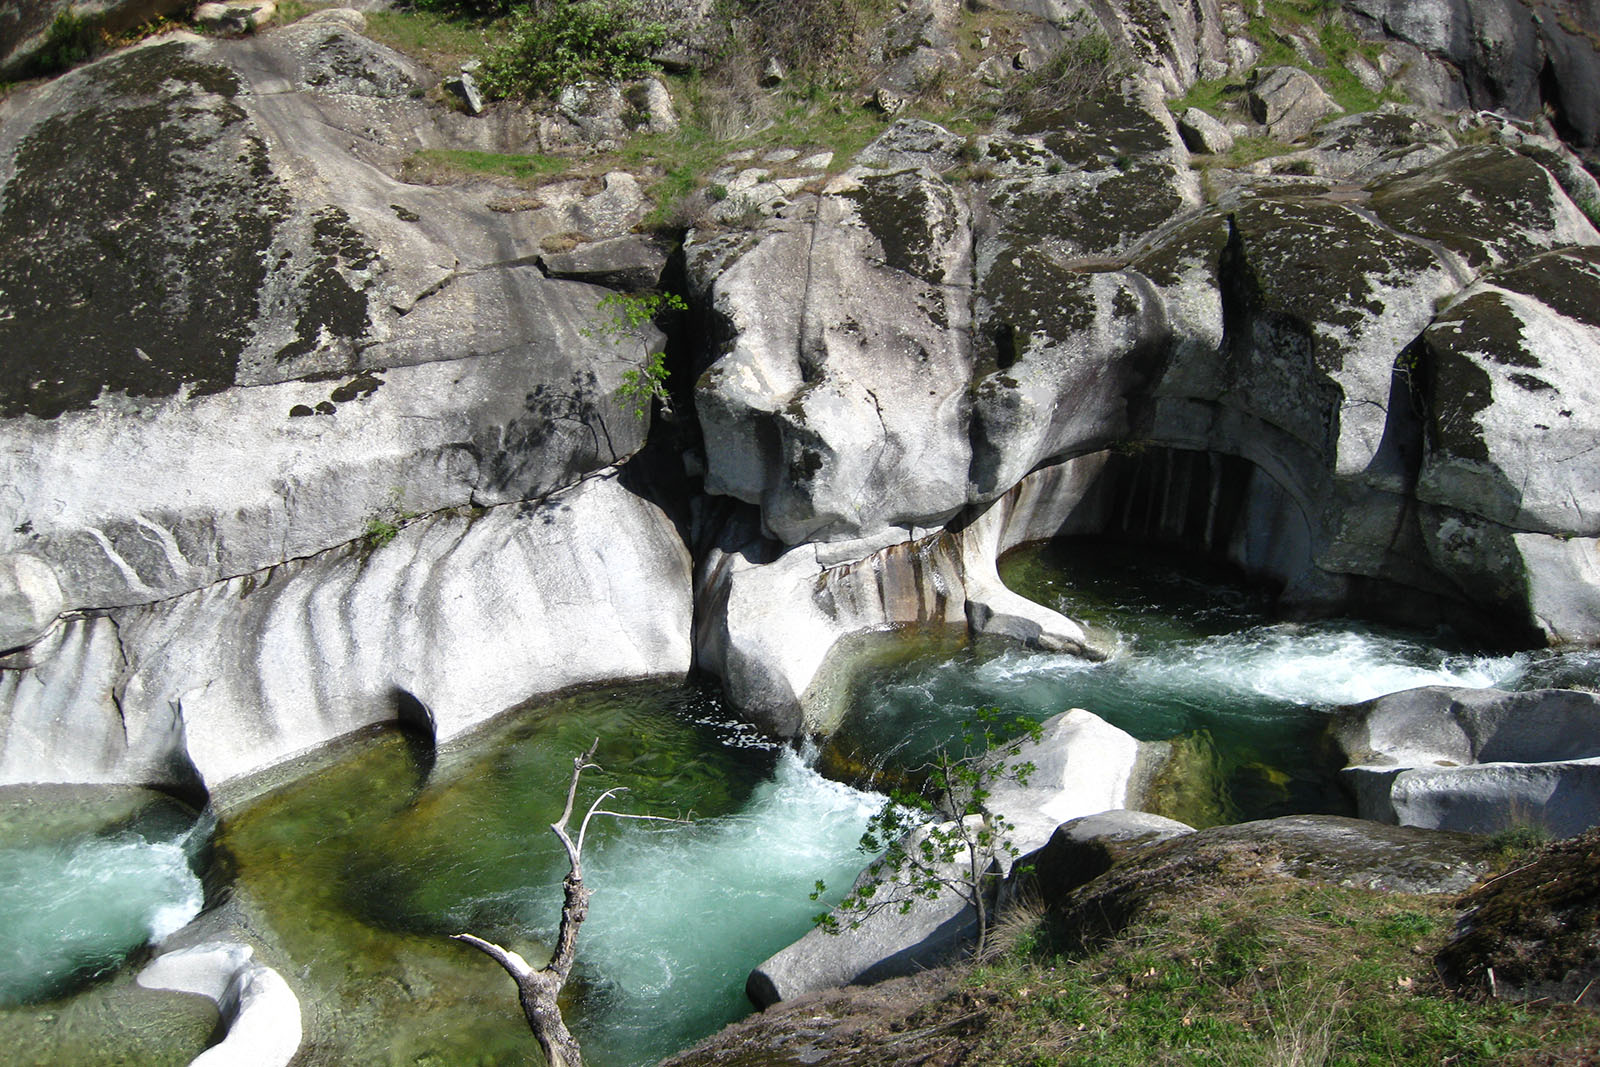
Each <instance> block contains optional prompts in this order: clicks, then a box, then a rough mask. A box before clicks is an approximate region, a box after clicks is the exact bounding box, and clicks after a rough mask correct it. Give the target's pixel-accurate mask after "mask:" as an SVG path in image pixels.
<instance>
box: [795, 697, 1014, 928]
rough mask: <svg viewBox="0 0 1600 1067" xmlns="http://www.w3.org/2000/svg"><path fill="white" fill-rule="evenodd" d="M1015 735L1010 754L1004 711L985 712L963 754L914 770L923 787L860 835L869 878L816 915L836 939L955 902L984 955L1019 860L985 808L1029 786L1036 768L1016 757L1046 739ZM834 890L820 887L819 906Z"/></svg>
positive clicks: (1007, 829) (1004, 824)
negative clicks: (883, 918) (968, 916)
mask: <svg viewBox="0 0 1600 1067" xmlns="http://www.w3.org/2000/svg"><path fill="white" fill-rule="evenodd" d="M1009 725H1010V727H1011V730H1010V731H1007V732H1021V733H1022V734H1023V735H1024V736H1023V737H1020V738H1015V739H1014V740H1012V741H1010V742H1007V743H1004V744H1002V738H1001V736H1000V731H1001V727H1002V723H1001V712H1000V709H999V708H983V709H980V710H979V712H978V717H977V720H976V722H974V723H969V724H967V726H966V727H964V728H963V730H962V733H961V737H960V739H959V742H958V745H957V746H952V745H941V746H940V747H939V748H937V749H935V750H934V753H933V755H932V756H931V757H930V758H929V760H928V762H927V763H924V764H923V765H922V766H920V767H915V768H912V772H911V773H912V774H913V775H921V776H923V777H922V785H921V787H920V788H919V789H917V790H915V791H910V790H899V789H897V790H895V791H894V792H893V793H892V795H891V798H890V802H889V803H888V804H885V805H884V806H883V807H882V808H881V809H880V810H879V811H878V813H877V814H876V815H874V816H873V817H872V819H871V820H870V821H869V822H868V823H867V829H866V832H865V833H863V834H862V835H861V844H860V846H859V847H860V849H861V851H862V852H866V853H869V854H871V855H874V856H877V857H878V858H877V859H875V860H874V861H873V862H872V863H871V865H870V866H868V868H867V875H868V876H869V877H868V878H866V879H863V880H862V882H861V884H859V885H857V886H856V887H855V888H854V889H852V890H851V891H850V893H849V895H847V896H846V897H845V898H844V900H842V901H840V902H839V905H838V907H837V908H836V909H835V911H834V912H824V913H822V914H821V915H818V916H817V917H816V920H815V921H816V924H817V925H818V926H819V927H821V928H822V929H823V930H826V931H827V932H828V933H831V934H837V933H841V932H842V931H843V930H846V929H850V930H853V929H856V928H857V927H859V926H860V925H861V924H862V922H864V921H865V920H866V919H867V918H868V917H870V916H872V915H874V914H877V913H878V912H880V911H884V910H886V909H889V908H894V909H897V910H898V911H900V912H902V913H904V912H908V911H910V910H911V908H912V906H913V905H914V904H915V903H916V902H917V901H918V900H933V899H936V898H937V897H939V896H940V895H942V894H944V893H946V892H954V893H955V894H956V895H957V896H959V897H960V898H961V900H962V901H964V902H965V903H966V904H967V905H968V906H969V907H971V908H972V909H973V913H974V915H975V916H976V918H977V925H978V940H977V945H976V946H975V948H974V954H975V955H978V956H982V955H983V954H984V953H985V951H986V949H987V947H988V937H989V927H990V924H991V920H992V907H991V901H992V898H993V894H994V890H995V888H996V886H997V885H998V883H999V880H1000V877H1001V871H1000V866H1001V864H1002V862H1008V861H1012V860H1015V859H1016V858H1017V857H1018V856H1019V855H1020V853H1019V851H1018V849H1017V847H1016V846H1015V845H1014V844H1012V842H1011V834H1012V832H1013V831H1014V830H1015V829H1016V828H1015V827H1014V826H1013V825H1012V824H1011V822H1010V821H1009V820H1008V819H1006V818H1005V817H1004V816H1002V815H999V814H997V813H995V812H992V811H990V810H989V808H988V804H987V802H988V799H989V797H990V795H991V793H992V791H993V787H994V786H995V785H996V784H998V783H1000V782H1016V783H1017V784H1018V785H1027V784H1028V779H1029V778H1030V777H1031V776H1032V774H1033V772H1034V770H1036V768H1035V767H1034V765H1033V764H1032V763H1030V762H1027V761H1016V760H1015V759H1014V757H1015V755H1016V753H1017V749H1018V747H1019V746H1020V745H1021V743H1022V741H1023V740H1025V739H1031V740H1033V741H1035V742H1037V741H1038V740H1039V738H1040V736H1041V735H1042V730H1041V727H1040V726H1039V724H1038V723H1036V722H1034V721H1033V720H1031V719H1024V718H1016V719H1013V720H1011V722H1010V723H1009ZM826 890H827V886H826V884H825V883H823V882H821V881H818V882H817V887H816V890H815V892H813V893H812V894H811V899H812V900H816V899H818V898H820V897H821V895H822V894H823V893H824V892H826ZM836 912H837V914H836ZM841 915H842V916H843V918H842V919H841Z"/></svg>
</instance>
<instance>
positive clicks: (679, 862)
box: [218, 687, 880, 1067]
mask: <svg viewBox="0 0 1600 1067" xmlns="http://www.w3.org/2000/svg"><path fill="white" fill-rule="evenodd" d="M596 737H598V738H599V739H600V750H599V753H598V755H597V757H596V760H597V762H599V763H600V764H601V766H602V767H603V768H604V772H603V773H596V774H592V775H586V776H585V779H584V783H585V787H584V790H583V792H584V795H587V796H592V795H594V794H595V793H597V792H598V791H600V790H601V789H604V788H608V787H611V786H615V785H622V786H626V787H627V788H628V789H629V790H630V792H629V794H627V796H626V798H625V799H623V800H622V801H620V802H619V805H618V806H619V808H621V810H630V811H638V812H645V813H651V814H661V815H684V816H691V817H692V820H693V821H692V822H689V823H686V824H681V825H679V824H673V825H667V826H662V825H660V824H652V823H642V822H616V821H614V820H598V821H596V822H595V823H594V824H593V825H592V827H591V831H590V842H589V847H588V849H587V850H586V855H585V874H586V882H587V884H588V885H589V886H590V888H591V889H592V890H593V893H594V896H593V899H592V901H591V907H590V916H589V920H588V922H587V923H586V924H585V925H584V927H583V931H582V937H581V941H580V946H579V953H578V960H579V963H578V969H577V971H576V972H575V979H576V980H575V982H574V983H572V984H571V985H569V990H571V992H572V996H571V998H570V1003H569V1004H568V1005H567V1015H568V1021H569V1024H570V1025H572V1026H573V1029H574V1030H575V1031H576V1032H577V1034H578V1036H579V1038H580V1040H581V1041H583V1043H584V1050H585V1054H586V1058H587V1059H588V1060H589V1061H590V1062H592V1063H594V1064H596V1065H598V1067H613V1065H627V1064H642V1063H649V1062H654V1060H656V1059H658V1058H659V1057H661V1056H663V1055H666V1054H668V1053H670V1052H672V1051H675V1050H676V1049H678V1048H681V1047H683V1046H684V1045H686V1044H689V1043H692V1042H693V1041H694V1040H697V1039H698V1038H699V1037H702V1036H704V1035H705V1034H708V1033H710V1032H712V1031H714V1030H715V1029H717V1028H718V1027H720V1026H722V1025H723V1024H724V1023H726V1022H729V1021H731V1020H733V1019H735V1018H738V1017H740V1016H742V1015H744V1014H746V1013H747V1012H748V1010H749V1005H748V1003H747V1002H746V1000H745V998H744V980H745V976H746V974H747V973H748V972H749V970H750V968H751V967H752V966H754V965H755V964H756V963H758V962H760V961H761V960H762V959H764V958H765V957H766V956H768V955H770V954H771V953H772V952H774V951H776V950H777V949H779V948H781V947H783V946H784V945H786V944H788V943H789V942H790V941H792V940H794V939H795V938H797V937H799V936H800V935H801V934H803V933H804V932H805V931H806V930H807V929H808V928H809V926H810V917H811V915H813V914H814V913H815V912H816V911H817V910H818V905H817V904H816V903H815V902H813V901H811V900H810V899H808V894H809V892H810V890H811V887H812V884H813V883H814V881H815V880H816V879H817V878H825V879H827V880H828V881H829V882H830V884H838V885H841V886H847V885H848V884H849V882H850V881H851V880H852V879H853V878H854V875H855V873H856V871H857V870H858V869H859V867H860V865H861V862H862V858H861V856H860V855H859V853H857V852H856V851H855V845H856V842H857V841H858V840H859V838H860V835H861V831H862V829H863V828H864V826H865V823H866V820H867V819H868V817H869V816H870V815H871V813H872V811H873V810H874V809H875V806H876V804H877V803H879V802H880V801H879V798H877V797H876V796H874V795H872V794H868V793H863V792H860V791H858V790H855V789H852V788H850V787H848V786H843V785H840V784H838V783H835V782H830V781H827V780H826V779H823V778H822V777H820V776H819V775H817V774H816V773H815V772H814V771H812V770H810V769H809V768H808V767H806V766H805V765H804V763H803V762H802V761H801V760H799V759H798V758H797V757H795V756H794V755H793V754H792V753H789V752H786V751H785V752H780V751H778V750H776V749H773V748H771V747H769V746H763V745H758V744H753V743H752V742H753V738H752V735H750V734H749V733H747V732H741V731H739V730H737V729H735V728H731V727H728V726H726V725H723V724H721V723H720V722H719V721H718V709H717V708H716V706H715V705H714V703H712V702H710V701H708V700H707V699H706V698H704V697H703V696H701V695H699V694H697V693H695V692H694V691H692V690H688V689H683V688H676V687H673V688H664V687H630V688H627V689H618V690H608V691H604V692H596V693H587V694H583V695H581V696H574V697H571V698H568V699H564V700H561V701H557V702H555V703H553V704H549V705H545V706H542V707H540V708H538V709H530V710H529V711H526V712H523V713H518V714H514V715H513V716H511V717H509V718H508V719H506V720H504V721H503V722H502V723H500V724H498V725H496V726H495V727H493V728H492V729H491V730H490V731H488V732H486V733H485V734H483V735H480V736H478V737H476V738H474V739H473V740H472V741H471V742H470V743H469V744H467V745H466V746H464V747H463V748H461V749H459V750H457V751H454V752H449V753H445V754H443V755H442V756H441V758H440V760H439V762H438V764H437V765H436V766H435V767H434V768H433V769H432V772H431V774H428V775H426V777H424V776H423V774H422V770H421V768H419V767H418V765H417V763H416V760H415V758H414V753H413V752H412V751H411V749H410V747H409V746H408V744H407V742H406V739H405V738H404V737H402V736H401V735H399V734H398V733H397V732H395V731H381V732H378V733H375V734H373V735H371V736H368V737H366V738H364V739H361V740H359V741H356V742H354V743H352V744H351V746H350V750H349V752H348V753H347V754H345V755H344V756H343V758H341V759H339V760H337V761H336V762H334V763H332V764H331V765H330V766H328V767H326V768H325V769H324V770H321V771H319V772H318V773H317V774H316V775H314V776H311V777H309V778H307V779H306V780H303V781H299V782H295V783H292V784H290V785H288V786H285V787H284V788H282V789H280V790H277V791H275V792H274V793H272V794H271V795H269V796H268V797H266V798H264V799H263V800H262V801H260V802H258V803H256V804H254V805H252V806H251V807H250V808H249V809H247V810H246V811H244V812H241V813H240V814H238V815H237V816H234V817H232V818H230V819H227V820H225V821H224V823H223V824H222V826H221V827H220V829H219V835H218V837H219V844H218V847H219V850H220V851H221V852H222V853H224V854H225V855H226V857H227V860H228V862H229V863H230V864H231V865H233V867H234V868H235V869H236V875H235V879H234V884H235V886H236V899H237V900H238V901H239V902H240V903H242V904H243V905H244V906H245V907H246V908H247V910H248V911H250V912H251V913H252V914H253V915H254V916H256V917H258V919H259V921H260V922H261V924H262V925H263V927H264V928H266V929H267V930H269V931H270V932H271V935H272V936H273V937H275V938H276V939H277V940H278V941H279V943H280V945H281V949H282V952H283V954H284V955H286V956H287V957H288V958H289V959H291V960H292V961H293V967H292V971H293V973H292V974H289V975H286V977H288V978H289V981H290V984H291V985H293V986H294V987H295V988H296V990H297V991H298V992H300V994H301V997H302V1001H303V1002H304V1003H307V1004H308V1005H312V1007H311V1009H310V1010H311V1011H312V1012H314V1013H315V1014H314V1017H313V1019H311V1020H310V1022H311V1025H310V1026H308V1032H309V1033H316V1034H318V1035H322V1036H321V1038H320V1040H319V1043H318V1045H317V1047H316V1048H314V1049H312V1050H311V1052H310V1055H309V1056H308V1060H307V1062H309V1063H319V1064H323V1063H325V1064H334V1063H337V1064H347V1063H362V1064H382V1063H393V1064H402V1063H404V1064H411V1063H418V1062H421V1063H438V1064H466V1063H473V1064H502V1063H504V1064H511V1063H527V1062H533V1061H534V1060H535V1059H536V1058H537V1054H536V1053H535V1052H534V1051H533V1048H534V1046H533V1043H532V1039H531V1037H530V1036H529V1034H528V1031H527V1028H526V1024H525V1023H524V1022H523V1021H522V1017H521V1014H520V1012H519V1010H518V1008H517V1004H516V998H515V991H514V987H513V986H512V984H511V982H510V979H509V978H507V977H506V976H505V974H504V973H503V972H502V971H501V970H500V969H499V967H498V966H497V965H496V964H494V963H493V962H492V961H491V960H489V959H488V958H487V957H484V956H482V955H480V954H478V953H477V952H475V951H473V950H471V949H469V948H467V947H465V946H462V945H459V944H457V943H455V942H452V941H450V940H449V939H448V938H447V936H446V935H447V934H450V933H455V932H458V931H462V930H467V931H471V932H473V933H477V934H479V935H480V936H484V937H488V938H490V939H491V940H496V941H499V942H500V943H502V944H505V945H507V946H508V947H511V948H514V949H516V950H517V951H520V952H522V954H523V955H524V956H526V957H527V958H528V959H529V960H530V962H534V963H535V965H536V966H537V965H540V964H542V963H543V962H544V959H545V958H547V954H548V949H547V948H546V947H545V946H544V945H542V944H540V943H539V942H540V939H541V938H544V939H548V938H550V937H553V935H554V931H555V927H556V923H557V920H558V918H559V907H560V898H561V890H560V880H561V877H562V876H563V875H564V873H565V864H564V858H563V856H562V854H561V852H560V848H559V845H558V844H557V843H556V841H555V838H554V837H553V835H551V833H550V831H549V823H550V822H551V821H552V820H553V819H555V818H556V817H557V816H558V815H559V809H560V805H561V802H562V800H563V799H564V791H565V786H566V781H567V778H568V776H569V774H570V771H571V766H572V763H571V761H572V757H573V755H574V754H575V753H577V752H579V751H582V750H583V749H585V748H587V746H588V745H589V744H590V743H591V742H592V741H593V740H594V739H595V738H596Z"/></svg>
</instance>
